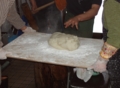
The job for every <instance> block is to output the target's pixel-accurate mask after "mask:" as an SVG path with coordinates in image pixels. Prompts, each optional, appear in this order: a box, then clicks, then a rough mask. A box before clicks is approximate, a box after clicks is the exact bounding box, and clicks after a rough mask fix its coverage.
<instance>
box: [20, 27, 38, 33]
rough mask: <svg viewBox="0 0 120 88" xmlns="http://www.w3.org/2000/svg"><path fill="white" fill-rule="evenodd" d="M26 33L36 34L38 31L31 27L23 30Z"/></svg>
mask: <svg viewBox="0 0 120 88" xmlns="http://www.w3.org/2000/svg"><path fill="white" fill-rule="evenodd" d="M22 31H23V32H24V33H34V32H36V30H34V29H32V28H31V27H27V28H26V29H25V30H22Z"/></svg>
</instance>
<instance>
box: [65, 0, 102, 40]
mask: <svg viewBox="0 0 120 88" xmlns="http://www.w3.org/2000/svg"><path fill="white" fill-rule="evenodd" d="M66 1H67V7H66V15H65V23H64V25H65V29H64V31H63V32H64V33H68V34H73V35H76V36H78V37H88V38H91V37H92V35H93V24H94V18H95V16H96V15H97V13H98V11H99V8H100V6H101V3H102V0H66Z"/></svg>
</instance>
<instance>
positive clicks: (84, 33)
mask: <svg viewBox="0 0 120 88" xmlns="http://www.w3.org/2000/svg"><path fill="white" fill-rule="evenodd" d="M73 17H74V15H73V14H71V13H69V12H67V13H66V16H65V21H67V20H69V19H70V18H73ZM93 23H94V18H93V19H90V20H86V21H83V22H79V24H78V28H79V29H78V30H77V29H76V28H75V27H73V28H72V27H68V28H65V29H64V31H63V32H64V33H67V34H73V35H76V36H78V37H87V38H91V37H92V36H93Z"/></svg>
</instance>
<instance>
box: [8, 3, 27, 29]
mask: <svg viewBox="0 0 120 88" xmlns="http://www.w3.org/2000/svg"><path fill="white" fill-rule="evenodd" d="M7 20H8V21H9V22H10V23H11V24H12V25H13V26H14V27H15V28H16V29H21V28H22V27H23V26H25V22H24V21H23V20H22V19H21V17H20V16H19V14H18V13H17V10H16V6H15V3H14V4H13V5H12V7H11V8H10V10H9V12H8V16H7Z"/></svg>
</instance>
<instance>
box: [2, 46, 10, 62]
mask: <svg viewBox="0 0 120 88" xmlns="http://www.w3.org/2000/svg"><path fill="white" fill-rule="evenodd" d="M9 53H10V52H7V51H5V50H4V49H2V48H1V49H0V59H2V60H4V59H7V56H6V55H7V54H9Z"/></svg>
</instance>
